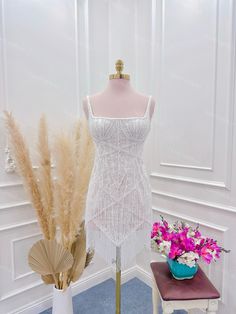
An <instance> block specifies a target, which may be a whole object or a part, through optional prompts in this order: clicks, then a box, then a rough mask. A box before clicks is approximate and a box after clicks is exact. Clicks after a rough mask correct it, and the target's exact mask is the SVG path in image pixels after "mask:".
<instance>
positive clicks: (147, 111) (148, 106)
mask: <svg viewBox="0 0 236 314" xmlns="http://www.w3.org/2000/svg"><path fill="white" fill-rule="evenodd" d="M151 98H152V95H149V97H148V104H147V108H146V111H145V114H144V117H146V116H147V114H148V115H149V118H150V109H149V108H150V103H151Z"/></svg>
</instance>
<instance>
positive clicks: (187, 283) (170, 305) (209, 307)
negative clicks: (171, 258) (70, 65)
mask: <svg viewBox="0 0 236 314" xmlns="http://www.w3.org/2000/svg"><path fill="white" fill-rule="evenodd" d="M151 269H152V273H153V286H152V301H153V314H158V304H159V301H161V305H162V309H163V314H171V313H173V311H174V310H180V309H182V310H187V311H188V310H191V309H203V310H206V313H208V314H216V311H217V310H218V301H219V298H220V294H219V292H218V291H217V290H216V288H215V287H214V286H213V284H212V283H211V282H210V280H209V279H208V278H207V276H206V275H205V273H204V272H203V271H202V269H201V268H200V267H199V269H198V272H197V274H196V275H195V277H194V278H193V279H186V280H176V279H174V278H173V277H172V275H171V273H170V271H169V267H168V265H167V263H160V262H152V263H151ZM188 313H190V312H188Z"/></svg>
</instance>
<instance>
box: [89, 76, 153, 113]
mask: <svg viewBox="0 0 236 314" xmlns="http://www.w3.org/2000/svg"><path fill="white" fill-rule="evenodd" d="M90 103H91V106H92V109H93V114H94V115H95V116H104V117H116V118H119V117H125V118H127V117H133V116H138V117H140V116H143V115H144V112H145V110H146V106H147V96H145V95H142V94H140V93H138V92H136V91H135V90H134V88H133V87H132V86H131V84H130V81H129V80H128V79H125V78H117V79H111V80H109V82H108V85H107V87H106V88H105V90H104V91H102V92H100V93H97V94H94V95H93V96H90ZM154 108H155V101H154V99H153V98H151V104H150V118H152V115H153V112H154ZM83 109H84V112H85V115H86V117H87V118H88V103H87V98H85V99H83Z"/></svg>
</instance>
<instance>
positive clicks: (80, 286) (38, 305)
mask: <svg viewBox="0 0 236 314" xmlns="http://www.w3.org/2000/svg"><path fill="white" fill-rule="evenodd" d="M111 277H112V271H111V267H106V268H104V269H103V270H101V271H99V272H96V273H94V274H93V275H90V276H88V277H85V278H81V279H80V280H79V281H78V282H77V283H74V284H72V294H73V295H76V294H78V293H81V292H83V291H85V290H87V289H89V288H91V287H93V286H95V285H98V284H100V283H102V282H103V281H105V280H107V279H110V278H111ZM51 306H52V294H50V295H47V296H45V297H43V298H41V299H39V300H37V301H35V302H33V303H30V304H27V306H24V307H22V308H20V309H17V310H15V311H13V312H9V313H8V314H36V313H40V312H42V311H45V310H46V309H48V308H50V307H51Z"/></svg>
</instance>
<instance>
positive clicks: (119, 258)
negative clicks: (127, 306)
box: [116, 246, 121, 314]
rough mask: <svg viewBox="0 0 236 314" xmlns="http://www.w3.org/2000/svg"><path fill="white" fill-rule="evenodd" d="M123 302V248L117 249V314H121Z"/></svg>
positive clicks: (118, 247)
mask: <svg viewBox="0 0 236 314" xmlns="http://www.w3.org/2000/svg"><path fill="white" fill-rule="evenodd" d="M120 300H121V248H120V246H117V247H116V314H120V303H121V302H120Z"/></svg>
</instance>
